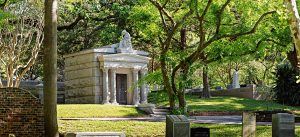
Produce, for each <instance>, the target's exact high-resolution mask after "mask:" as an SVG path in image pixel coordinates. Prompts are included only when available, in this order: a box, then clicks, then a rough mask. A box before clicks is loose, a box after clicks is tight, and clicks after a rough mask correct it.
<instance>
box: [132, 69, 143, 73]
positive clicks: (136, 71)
mask: <svg viewBox="0 0 300 137" xmlns="http://www.w3.org/2000/svg"><path fill="white" fill-rule="evenodd" d="M140 70H141V69H140V68H133V69H132V71H133V72H134V73H138V72H139V71H140Z"/></svg>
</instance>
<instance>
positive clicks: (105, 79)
mask: <svg viewBox="0 0 300 137" xmlns="http://www.w3.org/2000/svg"><path fill="white" fill-rule="evenodd" d="M102 71H103V101H102V103H103V104H108V103H109V90H108V68H103V69H102Z"/></svg>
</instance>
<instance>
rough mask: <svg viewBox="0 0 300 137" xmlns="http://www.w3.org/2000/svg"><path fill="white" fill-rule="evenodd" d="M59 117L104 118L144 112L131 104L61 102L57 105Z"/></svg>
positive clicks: (129, 115)
mask: <svg viewBox="0 0 300 137" xmlns="http://www.w3.org/2000/svg"><path fill="white" fill-rule="evenodd" d="M57 113H58V117H59V118H103V117H139V116H143V115H144V113H142V112H141V111H139V110H137V108H135V107H131V106H114V105H100V104H61V105H57Z"/></svg>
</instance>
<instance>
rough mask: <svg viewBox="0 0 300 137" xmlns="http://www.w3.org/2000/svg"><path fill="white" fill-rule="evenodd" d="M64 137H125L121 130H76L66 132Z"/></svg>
mask: <svg viewBox="0 0 300 137" xmlns="http://www.w3.org/2000/svg"><path fill="white" fill-rule="evenodd" d="M65 137H125V134H124V133H123V132H77V133H67V134H66V135H65Z"/></svg>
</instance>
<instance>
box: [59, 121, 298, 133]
mask: <svg viewBox="0 0 300 137" xmlns="http://www.w3.org/2000/svg"><path fill="white" fill-rule="evenodd" d="M191 127H192V128H195V127H206V128H210V132H211V137H240V136H241V134H242V125H221V124H191ZM59 130H60V132H72V131H76V132H109V131H114V132H125V134H126V136H164V135H165V122H140V121H116V122H113V121H63V120H60V121H59ZM271 132H272V128H271V126H257V127H256V136H257V137H271V136H272V133H271ZM296 134H297V137H300V127H296Z"/></svg>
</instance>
